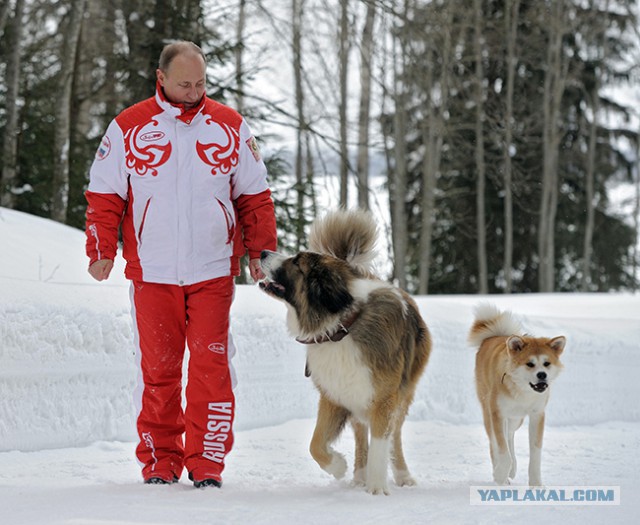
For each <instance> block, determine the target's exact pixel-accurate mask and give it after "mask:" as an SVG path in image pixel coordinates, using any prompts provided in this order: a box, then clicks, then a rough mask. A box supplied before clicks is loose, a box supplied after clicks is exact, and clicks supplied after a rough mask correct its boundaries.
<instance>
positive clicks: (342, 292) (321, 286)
mask: <svg viewBox="0 0 640 525" xmlns="http://www.w3.org/2000/svg"><path fill="white" fill-rule="evenodd" d="M308 279H309V290H308V299H309V304H310V306H311V307H313V306H314V305H318V306H321V307H322V308H325V309H326V310H327V311H328V312H330V313H332V314H337V313H338V312H340V311H342V310H346V309H347V308H349V307H350V306H351V304H352V303H353V296H352V295H351V294H350V293H349V290H348V289H347V284H346V282H345V280H344V279H343V278H342V276H341V275H340V274H339V273H338V272H334V271H332V270H331V269H330V268H325V267H323V266H322V265H317V266H314V267H313V268H312V269H311V271H310V272H309V276H308Z"/></svg>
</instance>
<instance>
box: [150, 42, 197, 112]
mask: <svg viewBox="0 0 640 525" xmlns="http://www.w3.org/2000/svg"><path fill="white" fill-rule="evenodd" d="M156 75H157V78H158V82H160V85H161V86H162V88H163V89H164V94H165V96H166V97H167V99H168V100H169V101H170V102H173V103H174V104H183V105H184V107H185V109H191V108H193V107H195V106H197V105H198V103H199V102H200V100H201V99H202V96H203V95H204V92H205V88H206V59H205V56H204V53H203V52H202V49H200V48H199V47H198V46H197V45H195V44H194V43H193V42H186V41H180V42H174V43H172V44H168V45H166V46H165V47H164V49H163V50H162V53H161V54H160V61H159V64H158V69H157V70H156Z"/></svg>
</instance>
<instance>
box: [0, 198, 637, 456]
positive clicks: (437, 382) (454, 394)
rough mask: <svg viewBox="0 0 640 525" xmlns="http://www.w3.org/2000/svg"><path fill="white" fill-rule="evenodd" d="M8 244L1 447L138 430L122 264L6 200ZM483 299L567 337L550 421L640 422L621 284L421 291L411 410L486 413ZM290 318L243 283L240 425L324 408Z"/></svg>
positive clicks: (467, 418)
mask: <svg viewBox="0 0 640 525" xmlns="http://www.w3.org/2000/svg"><path fill="white" fill-rule="evenodd" d="M0 241H1V243H2V246H3V249H2V251H0V450H21V451H29V450H39V449H46V448H57V447H67V446H79V445H84V444H89V443H92V442H95V441H113V440H118V441H132V440H134V439H135V434H134V422H133V412H132V403H131V395H132V391H133V387H134V382H135V375H136V371H135V368H134V355H133V344H132V331H131V321H130V317H129V300H128V283H127V281H126V280H125V279H124V278H123V276H122V262H121V260H119V261H118V263H117V264H116V268H115V269H114V272H113V274H112V277H111V279H110V280H109V281H107V282H105V283H96V282H94V281H92V280H91V278H90V277H89V276H88V274H87V272H86V263H87V262H86V259H85V256H84V234H83V233H82V232H80V231H78V230H74V229H72V228H69V227H66V226H63V225H60V224H56V223H52V222H50V221H47V220H44V219H40V218H37V217H33V216H30V215H26V214H22V213H19V212H15V211H11V210H6V209H3V208H0ZM479 300H491V301H493V302H495V303H496V304H497V305H498V306H499V307H501V308H509V309H512V310H513V311H514V313H516V314H517V315H518V316H519V317H520V318H521V321H522V323H523V325H524V326H525V328H526V329H527V330H528V331H529V332H531V333H533V334H535V335H549V336H555V335H565V336H567V338H568V341H569V342H568V346H567V349H566V351H565V355H564V359H563V360H564V364H565V371H564V372H563V374H562V375H561V376H560V378H559V380H558V383H557V385H556V386H555V387H554V395H553V397H552V400H551V403H550V407H549V411H548V423H549V424H550V425H591V424H596V423H604V422H608V421H615V420H619V421H640V409H639V408H638V405H637V399H638V394H639V393H640V389H639V387H638V381H637V380H636V376H637V375H638V374H639V373H640V352H638V341H640V296H638V295H622V294H610V295H580V294H565V295H527V296H492V297H489V298H487V297H478V296H437V297H419V298H417V301H418V304H419V307H420V309H421V311H422V313H423V315H424V317H425V319H426V321H427V324H428V325H429V328H430V330H431V332H432V337H433V353H432V357H431V360H430V363H429V365H428V367H427V372H426V373H425V376H424V377H423V378H422V380H421V383H420V386H419V388H418V392H417V395H416V400H415V402H414V405H413V407H412V409H411V411H410V415H409V418H410V419H411V420H415V421H423V420H436V421H442V422H446V423H453V424H459V423H465V424H468V423H474V424H475V423H479V422H480V420H481V416H480V411H479V406H478V404H477V400H476V399H475V390H474V384H473V362H474V350H473V349H472V348H469V347H468V346H467V344H466V336H467V331H468V329H469V326H470V323H471V320H472V313H471V312H472V307H473V305H474V304H475V303H476V302H477V301H479ZM284 317H285V308H284V306H283V305H281V304H280V303H278V302H276V301H274V300H273V299H271V298H270V297H267V296H266V295H264V294H262V293H261V292H260V291H259V290H258V289H257V287H255V286H239V287H238V289H237V293H236V300H235V303H234V306H233V309H232V331H233V335H234V340H235V342H236V346H237V347H238V355H237V356H236V358H235V359H234V366H235V368H236V372H237V375H238V380H239V383H238V387H237V389H236V395H237V401H238V416H237V421H236V429H237V430H247V429H254V428H259V427H265V426H272V425H277V424H280V423H284V422H286V421H290V420H293V419H300V418H312V417H313V416H314V414H315V409H316V403H317V394H316V392H315V390H314V389H313V386H312V385H311V382H310V381H309V380H308V379H307V378H305V377H304V363H305V348H304V347H303V346H301V345H299V344H297V343H295V341H293V340H292V339H291V338H290V337H289V336H288V335H287V333H286V328H285V321H284Z"/></svg>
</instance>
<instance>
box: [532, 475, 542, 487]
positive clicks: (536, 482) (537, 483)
mask: <svg viewBox="0 0 640 525" xmlns="http://www.w3.org/2000/svg"><path fill="white" fill-rule="evenodd" d="M529 486H530V487H542V480H541V479H540V478H539V477H537V476H535V477H534V476H529Z"/></svg>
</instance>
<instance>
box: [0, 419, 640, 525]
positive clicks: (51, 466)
mask: <svg viewBox="0 0 640 525" xmlns="http://www.w3.org/2000/svg"><path fill="white" fill-rule="evenodd" d="M313 423H314V422H313V420H310V419H305V420H294V421H289V422H287V423H285V424H283V425H279V426H275V427H266V428H261V429H256V430H247V431H243V432H239V433H238V434H237V436H236V445H235V450H234V452H233V453H232V455H231V456H230V458H229V462H228V467H227V471H226V475H225V484H224V487H223V489H222V490H206V491H205V490H196V489H194V488H193V487H192V485H191V483H190V482H189V481H188V480H187V479H186V476H183V478H182V480H181V482H180V483H179V484H178V485H173V486H169V487H160V486H146V485H143V484H142V483H141V481H140V479H139V471H138V467H137V465H136V463H135V461H134V459H133V457H134V456H133V450H134V445H133V443H122V442H98V443H95V444H93V445H91V446H89V447H84V448H67V449H55V450H43V451H36V452H26V453H25V452H4V453H0V523H3V524H11V525H32V524H43V523H46V524H49V525H107V524H109V525H129V524H157V525H170V524H171V525H174V524H175V525H178V524H190V525H191V524H213V523H215V524H223V523H229V524H261V523H264V524H271V523H273V524H276V523H277V524H288V523H291V524H294V523H295V524H297V523H305V524H315V523H317V524H341V523H349V524H353V525H355V524H360V523H367V524H373V523H380V524H395V523H398V524H400V523H402V524H407V525H409V524H423V523H443V524H445V523H446V524H450V523H487V524H489V523H496V522H498V521H499V522H502V523H509V520H511V519H521V518H523V517H525V516H526V522H535V521H538V520H540V521H544V522H547V523H562V524H563V525H568V524H571V523H580V524H582V523H585V522H586V523H598V522H604V523H607V524H616V523H634V522H636V521H635V518H636V517H637V514H638V512H640V486H639V485H638V482H639V481H640V456H639V455H638V450H640V423H606V424H601V425H596V426H589V427H583V426H571V427H550V428H548V431H547V436H546V442H545V448H544V451H543V463H542V467H543V479H544V480H545V483H547V484H549V485H591V486H593V485H594V484H597V485H608V486H609V485H616V486H620V487H621V501H622V504H621V505H620V506H616V507H609V506H598V507H593V506H591V507H589V506H582V507H573V506H572V507H559V506H544V507H530V506H522V505H521V506H511V507H501V508H497V507H490V506H471V505H470V504H469V486H470V485H486V484H488V482H489V479H490V467H489V458H488V454H487V450H486V449H487V446H486V437H485V435H484V429H483V428H482V427H481V426H480V425H454V424H450V423H441V422H416V421H409V422H407V424H406V426H405V448H406V455H407V461H408V462H409V464H410V467H411V468H412V470H413V474H414V476H415V477H416V478H417V480H418V486H417V487H412V488H402V489H400V488H397V487H395V486H393V485H392V490H391V495H390V496H388V497H383V496H380V497H373V496H370V495H369V494H367V493H366V492H365V491H364V490H363V489H361V488H355V487H352V486H350V484H349V479H347V480H345V481H334V480H333V479H332V478H330V477H329V476H328V475H326V474H325V473H324V472H322V471H321V470H320V469H319V468H318V467H317V466H316V464H315V463H314V462H313V460H312V459H311V457H310V456H309V454H308V452H307V446H308V440H309V437H310V435H311V432H312V430H313ZM525 436H526V430H525V429H521V431H520V433H519V434H518V439H517V442H516V446H517V447H518V450H519V454H518V457H519V459H520V472H519V473H518V475H517V478H516V482H517V483H518V484H523V483H525V482H526V463H527V459H528V458H527V451H526V442H525V441H526V437H525ZM352 445H353V440H352V437H351V433H350V431H348V430H347V431H346V432H345V434H344V435H343V437H342V438H341V439H340V441H339V442H338V443H337V449H338V450H339V451H341V452H343V453H345V455H346V456H347V457H348V459H349V461H350V462H351V461H352V456H353V453H352ZM523 465H524V468H523ZM594 472H597V473H599V474H598V475H597V476H595V475H594Z"/></svg>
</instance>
